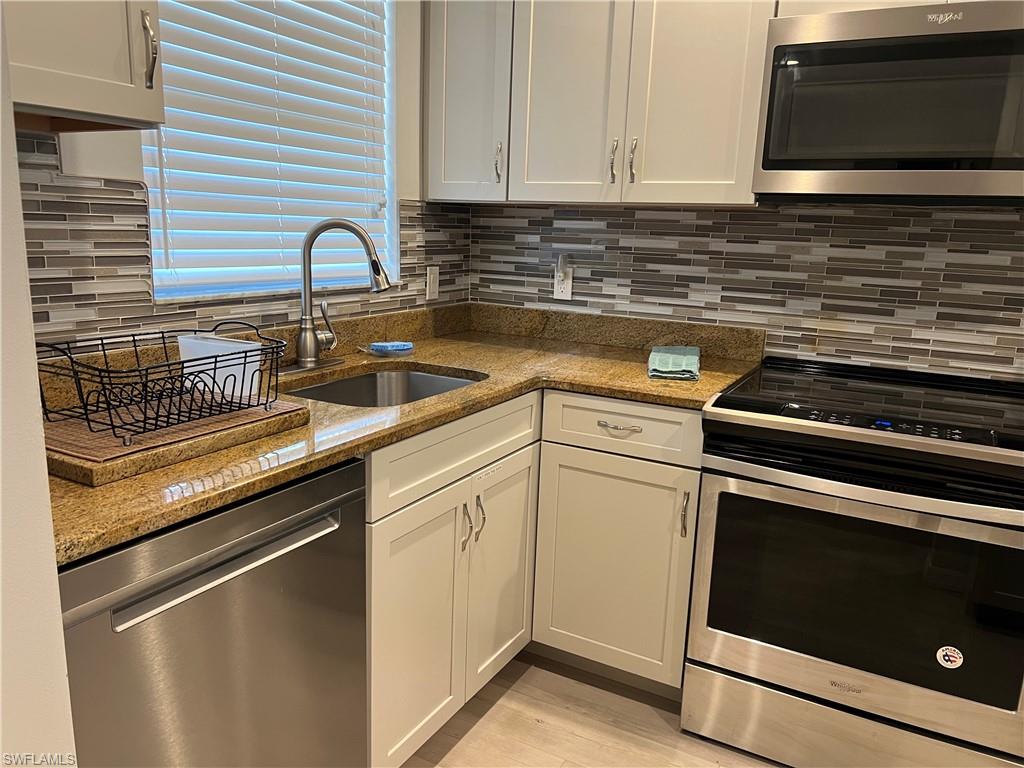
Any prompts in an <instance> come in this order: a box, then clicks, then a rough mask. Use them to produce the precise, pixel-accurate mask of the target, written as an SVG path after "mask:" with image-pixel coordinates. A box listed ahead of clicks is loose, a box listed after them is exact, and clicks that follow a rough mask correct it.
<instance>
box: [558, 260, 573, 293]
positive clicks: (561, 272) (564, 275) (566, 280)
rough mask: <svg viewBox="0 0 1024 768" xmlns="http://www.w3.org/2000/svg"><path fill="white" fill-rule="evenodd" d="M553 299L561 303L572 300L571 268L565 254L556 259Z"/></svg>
mask: <svg viewBox="0 0 1024 768" xmlns="http://www.w3.org/2000/svg"><path fill="white" fill-rule="evenodd" d="M555 298H556V299H559V300H561V301H570V300H571V299H572V267H570V266H569V264H568V260H567V259H566V256H565V254H562V255H561V256H559V257H558V266H557V267H555Z"/></svg>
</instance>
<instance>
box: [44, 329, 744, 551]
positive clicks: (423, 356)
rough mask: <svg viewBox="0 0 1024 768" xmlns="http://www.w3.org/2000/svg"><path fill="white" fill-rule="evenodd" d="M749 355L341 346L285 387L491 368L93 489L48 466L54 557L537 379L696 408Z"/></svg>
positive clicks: (471, 335) (483, 345)
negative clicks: (650, 369) (392, 350)
mask: <svg viewBox="0 0 1024 768" xmlns="http://www.w3.org/2000/svg"><path fill="white" fill-rule="evenodd" d="M716 351H719V350H716ZM756 357H759V350H758V355H757V356H756ZM757 365H758V361H757V359H755V356H752V355H751V354H750V353H749V350H747V351H745V352H744V354H737V356H736V358H733V357H715V356H709V355H706V354H705V355H704V356H703V357H702V360H701V377H700V381H696V382H674V381H652V380H650V379H649V378H648V377H647V353H646V352H645V351H644V350H643V349H642V348H629V347H625V346H621V347H613V346H600V345H595V344H583V343H578V342H575V341H566V340H552V339H545V338H537V337H529V336H505V335H498V334H492V333H487V332H480V331H470V332H463V333H456V334H451V335H446V336H438V337H433V338H426V339H420V340H418V341H417V342H416V349H415V353H414V354H413V355H412V356H410V357H406V358H400V359H395V360H382V359H380V358H375V357H371V356H369V355H366V354H364V353H360V352H354V353H349V354H346V355H345V357H344V359H343V361H341V362H340V363H338V364H336V365H331V366H329V367H325V368H320V369H317V370H315V371H303V372H299V373H294V374H282V375H281V381H280V389H281V391H282V392H287V391H289V390H294V389H298V388H300V387H305V386H310V385H313V384H317V383H322V382H326V381H330V380H333V379H337V378H343V377H347V376H352V375H356V374H359V373H365V372H368V371H373V370H380V369H395V368H410V369H418V370H426V371H434V372H443V373H451V371H442V370H439V369H442V368H448V369H452V368H454V369H458V370H460V371H475V372H479V373H483V374H486V375H487V378H486V379H484V380H482V381H475V382H474V383H472V384H469V385H467V386H465V387H462V388H461V389H458V390H454V391H452V392H447V393H444V394H442V395H437V396H434V397H430V398H427V399H424V400H420V401H418V402H414V403H408V404H406V405H399V406H394V407H384V408H361V407H352V406H344V405H334V404H331V403H322V402H316V401H312V400H302V399H300V398H292V399H295V400H299V401H301V402H304V403H306V404H307V405H308V406H309V408H310V422H309V424H308V425H306V426H304V427H299V428H297V429H292V430H290V431H287V432H282V433H280V434H277V435H274V436H271V437H265V438H261V439H258V440H255V441H253V442H250V443H245V444H242V445H238V446H236V447H233V448H228V449H225V450H221V451H218V452H216V453H212V454H208V455H206V456H202V457H199V458H194V459H188V460H185V461H182V462H180V463H178V464H174V465H172V466H169V467H165V468H163V469H157V470H154V471H151V472H147V473H145V474H142V475H138V476H136V477H133V478H129V479H126V480H120V481H117V482H114V483H110V484H108V485H102V486H99V487H96V488H92V487H89V486H85V485H79V484H77V483H74V482H71V481H68V480H62V479H60V478H56V477H51V478H50V498H51V505H52V511H53V532H54V539H55V545H56V550H57V563H58V565H66V564H68V563H71V562H73V561H75V560H78V559H80V558H83V557H86V556H89V555H92V554H95V553H97V552H101V551H103V550H105V549H108V548H110V547H115V546H117V545H119V544H123V543H125V542H128V541H131V540H133V539H136V538H138V537H140V536H143V535H145V534H148V533H151V532H153V531H157V530H159V529H161V528H164V527H167V526H170V525H173V524H175V523H178V522H181V521H183V520H187V519H188V518H191V517H194V516H196V515H200V514H202V513H204V512H208V511H210V510H213V509H217V508H218V507H221V506H224V505H226V504H230V503H232V502H237V501H239V500H242V499H245V498H246V497H248V496H252V495H254V494H257V493H259V492H261V491H265V490H267V489H270V488H273V487H274V486H277V485H280V484H282V483H286V482H288V481H290V480H294V479H296V478H299V477H302V476H303V475H306V474H309V473H312V472H316V471H317V470H321V469H324V468H327V467H330V466H332V465H335V464H338V463H339V462H342V461H344V460H346V459H349V458H351V457H354V456H358V455H362V454H365V453H368V452H370V451H373V450H375V449H377V448H380V447H382V446H384V445H388V444H390V443H394V442H397V441H399V440H402V439H404V438H407V437H410V436H412V435H415V434H418V433H420V432H424V431H426V430H428V429H431V428H433V427H436V426H439V425H441V424H445V423H447V422H450V421H454V420H455V419H458V418H460V417H462V416H467V415H469V414H471V413H475V412H476V411H480V410H483V409H485V408H488V407H490V406H493V405H496V404H498V403H501V402H504V401H506V400H509V399H511V398H513V397H517V396H518V395H522V394H524V393H527V392H530V391H533V390H538V389H542V388H548V389H559V390H563V391H568V392H580V393H585V394H591V395H603V396H607V397H616V398H622V399H627V400H636V401H641V402H646V403H658V404H663V405H671V406H678V407H682V408H700V407H702V406H703V405H704V403H705V402H706V401H707V400H708V399H709V398H710V397H712V396H713V395H715V394H716V393H718V392H720V391H722V390H723V389H724V388H725V387H728V386H729V385H731V384H733V383H734V382H736V381H737V380H738V379H740V378H741V377H742V376H744V375H746V374H747V373H748V372H750V371H751V370H753V369H754V368H755V367H757ZM470 377H471V378H472V375H470ZM281 397H282V399H284V398H290V396H289V395H287V394H283V395H282V396H281Z"/></svg>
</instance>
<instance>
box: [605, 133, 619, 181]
mask: <svg viewBox="0 0 1024 768" xmlns="http://www.w3.org/2000/svg"><path fill="white" fill-rule="evenodd" d="M618 151H619V140H618V139H612V151H611V154H610V155H608V174H609V176H611V183H612V184H614V183H615V155H616V154H617V153H618Z"/></svg>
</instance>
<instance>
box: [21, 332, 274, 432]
mask: <svg viewBox="0 0 1024 768" xmlns="http://www.w3.org/2000/svg"><path fill="white" fill-rule="evenodd" d="M223 332H228V333H237V332H247V333H248V334H250V335H252V336H254V337H255V339H256V340H257V342H256V343H255V344H252V345H247V346H246V347H244V348H240V349H238V350H234V351H228V352H220V353H218V354H211V355H205V356H202V357H190V358H188V359H181V356H180V353H179V345H178V340H179V338H181V337H184V336H195V337H212V336H214V335H217V334H218V333H223ZM285 346H286V343H285V342H284V341H282V340H281V339H275V338H270V337H268V336H264V335H263V334H262V333H261V332H260V330H259V329H258V328H257V327H256V326H255V325H252V324H251V323H246V322H242V321H239V320H231V321H226V322H222V323H218V324H217V325H215V326H214V327H213V328H211V329H209V330H196V329H191V330H183V331H151V332H147V333H133V334H121V335H118V336H114V337H105V338H89V339H78V340H75V341H66V342H37V343H36V358H37V364H38V367H39V388H40V393H41V399H42V404H43V413H44V415H45V416H46V419H47V421H51V422H53V421H60V420H62V419H79V420H82V421H84V422H85V423H86V424H87V425H88V427H89V429H90V430H91V431H93V432H108V433H112V434H113V435H114V436H115V437H119V438H121V441H122V442H123V444H124V445H125V446H130V445H131V444H132V439H133V438H134V437H135V436H137V435H143V434H146V433H148V432H153V431H155V430H158V429H164V428H166V427H173V426H176V425H178V424H183V423H185V422H189V421H195V420H198V419H203V418H206V417H208V416H219V415H222V414H226V413H231V412H233V411H241V410H243V409H246V408H256V407H261V406H262V407H263V408H265V409H266V410H268V411H269V410H270V409H271V406H272V405H273V403H274V401H276V400H277V384H278V374H279V370H280V362H281V358H282V357H283V356H284V350H285Z"/></svg>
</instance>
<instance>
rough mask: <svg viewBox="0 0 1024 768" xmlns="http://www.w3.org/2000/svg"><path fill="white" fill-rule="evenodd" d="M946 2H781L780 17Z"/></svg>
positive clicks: (808, 0)
mask: <svg viewBox="0 0 1024 768" xmlns="http://www.w3.org/2000/svg"><path fill="white" fill-rule="evenodd" d="M944 2H946V0H779V11H778V14H777V15H778V16H779V17H782V16H803V15H805V14H808V13H840V12H842V11H868V10H871V9H873V8H898V7H900V6H902V5H935V4H936V3H944Z"/></svg>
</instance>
